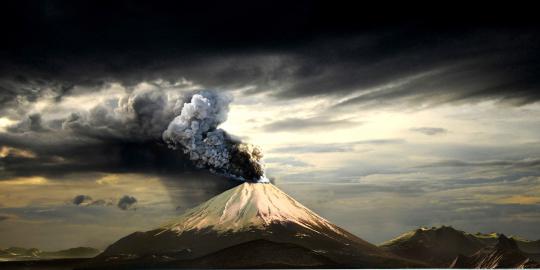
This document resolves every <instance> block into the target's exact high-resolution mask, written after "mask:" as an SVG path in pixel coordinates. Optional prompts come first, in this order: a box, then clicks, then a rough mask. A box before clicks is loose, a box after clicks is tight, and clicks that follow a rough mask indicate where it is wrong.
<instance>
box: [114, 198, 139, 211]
mask: <svg viewBox="0 0 540 270" xmlns="http://www.w3.org/2000/svg"><path fill="white" fill-rule="evenodd" d="M136 203H137V199H136V198H135V197H133V196H129V195H124V196H123V197H122V198H120V199H119V200H118V204H117V206H118V208H120V209H122V210H128V209H132V208H133V206H134V205H135V204H136Z"/></svg>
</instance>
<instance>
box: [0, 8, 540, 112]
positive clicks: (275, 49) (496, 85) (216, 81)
mask: <svg viewBox="0 0 540 270" xmlns="http://www.w3.org/2000/svg"><path fill="white" fill-rule="evenodd" d="M350 5H352V4H344V3H341V4H340V5H336V6H332V5H330V4H328V3H317V2H295V3H275V2H272V3H260V2H256V3H255V2H250V3H213V4H212V5H211V6H208V5H206V4H200V5H199V4H193V3H192V4H186V3H182V4H180V3H176V2H174V1H166V2H159V3H153V2H152V3H150V2H123V1H121V2H115V3H109V2H106V5H105V3H104V2H102V3H100V2H99V1H98V2H95V1H82V2H81V1H77V2H69V1H43V2H40V3H39V4H36V3H34V2H26V1H21V2H17V3H11V4H5V6H4V7H3V9H2V10H3V14H2V15H3V16H1V18H2V21H1V24H0V25H2V26H1V27H2V33H3V35H4V36H3V37H4V38H3V40H4V42H2V44H1V45H0V46H1V48H2V49H1V52H0V53H1V55H2V59H3V60H2V61H1V62H0V71H1V74H2V76H0V88H1V89H2V91H1V92H0V104H2V110H3V111H9V112H10V113H11V114H12V115H15V112H16V111H17V110H18V109H21V107H20V106H21V104H24V103H25V102H35V101H36V100H38V99H39V98H40V97H41V96H43V95H44V94H45V93H46V92H48V91H49V92H52V93H53V96H55V99H56V100H57V101H60V100H62V99H63V97H64V96H69V95H72V94H73V93H74V91H75V92H76V89H75V87H74V86H101V85H104V84H106V83H108V82H111V81H118V82H121V83H123V84H124V85H127V86H132V85H135V84H136V83H138V82H141V81H150V80H154V79H157V78H162V79H165V80H171V81H174V80H177V79H179V78H187V79H188V80H192V81H194V82H195V83H198V84H201V85H204V86H205V87H209V88H220V89H230V88H233V87H243V86H254V87H255V88H254V89H252V91H254V92H258V91H273V92H272V94H273V96H274V97H276V98H287V99H288V98H302V97H309V96H317V95H325V96H328V95H333V96H341V97H345V98H344V99H340V100H337V103H338V105H337V106H339V107H342V106H380V105H387V104H404V103H406V104H414V105H416V106H434V105H437V104H441V103H446V102H475V101H479V100H484V99H494V100H500V101H503V102H506V103H508V104H513V105H523V104H528V103H532V102H536V101H537V100H538V99H539V98H540V95H539V94H538V91H537V89H538V87H539V86H540V79H539V77H538V76H536V73H537V72H536V71H537V70H539V63H540V61H539V58H540V56H539V53H538V51H539V50H538V49H539V46H540V45H539V44H540V42H539V40H538V28H537V25H538V22H537V21H536V20H535V19H534V18H536V16H535V15H536V14H534V13H533V10H534V9H532V8H531V9H529V8H527V7H523V6H520V7H519V8H509V7H507V6H505V7H504V8H501V9H500V10H497V9H496V8H495V7H492V8H493V10H492V11H490V12H489V13H488V12H485V10H484V7H483V6H480V5H479V6H474V5H471V4H468V5H467V7H466V8H463V7H460V6H459V5H456V6H455V7H453V8H452V7H445V10H446V11H448V13H447V14H440V13H438V12H424V11H423V10H422V9H421V8H420V7H414V6H407V5H410V4H409V3H407V5H405V6H403V7H399V6H395V5H393V6H394V7H395V9H392V10H389V9H388V7H387V6H384V7H376V6H370V5H366V4H363V6H362V8H361V10H370V12H363V13H362V14H361V15H359V14H358V10H359V9H358V8H357V7H355V6H350ZM104 6H106V8H105V7H104ZM513 9H516V10H513ZM512 12H514V14H520V17H519V18H511V17H509V16H508V14H510V13H512ZM179 14H181V15H179ZM380 14H384V15H383V16H380ZM450 14H451V15H450ZM96 18H99V20H96ZM456 18H459V20H458V19H456Z"/></svg>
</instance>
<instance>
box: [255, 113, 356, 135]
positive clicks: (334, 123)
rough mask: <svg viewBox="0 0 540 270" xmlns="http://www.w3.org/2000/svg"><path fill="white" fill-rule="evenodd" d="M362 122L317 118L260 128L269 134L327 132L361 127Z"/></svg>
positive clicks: (301, 119) (292, 119) (285, 120)
mask: <svg viewBox="0 0 540 270" xmlns="http://www.w3.org/2000/svg"><path fill="white" fill-rule="evenodd" d="M361 124H362V122H355V121H351V120H349V119H337V120H336V119H328V118H327V117H323V116H317V117H310V118H286V119H283V120H279V121H275V122H272V123H269V124H266V125H264V126H263V127H262V128H263V130H265V131H269V132H280V131H298V130H327V129H340V128H352V127H354V126H357V125H361Z"/></svg>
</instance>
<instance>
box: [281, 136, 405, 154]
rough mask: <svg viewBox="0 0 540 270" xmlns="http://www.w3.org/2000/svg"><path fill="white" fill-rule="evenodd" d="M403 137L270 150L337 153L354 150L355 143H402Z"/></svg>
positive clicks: (292, 146)
mask: <svg viewBox="0 0 540 270" xmlns="http://www.w3.org/2000/svg"><path fill="white" fill-rule="evenodd" d="M405 142H406V141H405V140H403V139H378V140H364V141H354V142H350V143H331V144H309V145H289V146H284V147H278V148H275V149H273V150H272V152H275V153H339V152H352V151H355V146H357V145H385V144H403V143H405Z"/></svg>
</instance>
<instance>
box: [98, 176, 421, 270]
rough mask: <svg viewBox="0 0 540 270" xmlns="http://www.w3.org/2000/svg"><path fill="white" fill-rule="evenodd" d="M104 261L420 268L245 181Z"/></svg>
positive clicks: (115, 249) (119, 245) (122, 244)
mask: <svg viewBox="0 0 540 270" xmlns="http://www.w3.org/2000/svg"><path fill="white" fill-rule="evenodd" d="M284 250H287V251H288V252H284ZM226 254H232V255H230V256H229V255H226ZM279 254H281V255H279ZM246 258H249V259H247V260H246ZM100 262H107V265H110V264H111V263H113V265H114V264H116V265H126V266H128V265H137V267H139V266H141V265H144V266H152V267H155V266H159V267H168V266H170V267H179V266H182V267H230V268H241V267H337V266H351V267H407V266H420V265H418V264H415V263H413V262H411V261H407V260H405V259H401V258H399V257H397V256H395V255H392V254H390V253H388V252H385V251H383V250H381V249H379V248H378V247H376V246H375V245H372V244H370V243H368V242H366V241H364V240H362V239H360V238H358V237H356V236H354V235H352V234H351V233H349V232H347V231H345V230H343V229H341V228H340V227H338V226H336V225H334V224H332V223H331V222H329V221H327V220H326V219H324V218H322V217H320V216H319V215H317V214H316V213H314V212H313V211H311V210H309V209H308V208H306V207H305V206H303V205H302V204H300V203H299V202H297V201H296V200H294V199H293V198H291V197H290V196H288V195H287V194H285V193H284V192H283V191H281V190H280V189H279V188H277V187H276V186H274V185H272V184H269V183H247V182H246V183H243V184H241V185H239V186H237V187H235V188H233V189H230V190H228V191H226V192H224V193H222V194H220V195H218V196H216V197H213V198H212V199H210V200H208V201H207V202H205V203H203V204H201V205H199V206H197V207H195V208H193V209H192V210H189V211H187V212H186V213H185V214H183V215H182V216H181V217H179V219H178V220H177V221H174V222H172V223H170V224H168V225H165V226H163V227H160V228H157V229H154V230H151V231H147V232H136V233H133V234H131V235H128V236H126V237H124V238H122V239H120V240H119V241H117V242H116V243H114V244H112V245H111V246H109V247H108V248H107V249H106V250H105V251H104V252H103V253H102V254H101V255H100V256H98V257H97V258H96V259H95V260H94V262H93V264H96V265H99V264H100Z"/></svg>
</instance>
